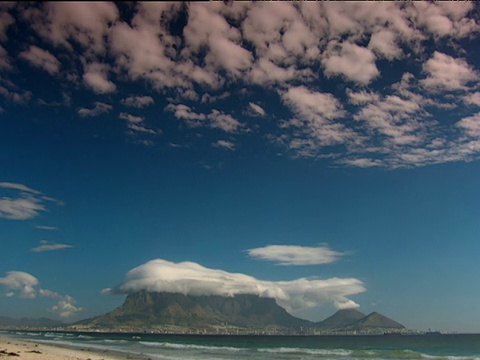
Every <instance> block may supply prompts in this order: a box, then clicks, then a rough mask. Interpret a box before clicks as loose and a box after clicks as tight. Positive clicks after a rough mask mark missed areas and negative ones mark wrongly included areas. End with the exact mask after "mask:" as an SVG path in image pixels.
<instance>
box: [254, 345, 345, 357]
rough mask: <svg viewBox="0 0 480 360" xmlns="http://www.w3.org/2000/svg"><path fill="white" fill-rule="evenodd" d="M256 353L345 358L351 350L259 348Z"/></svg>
mask: <svg viewBox="0 0 480 360" xmlns="http://www.w3.org/2000/svg"><path fill="white" fill-rule="evenodd" d="M258 351H259V352H264V353H283V354H308V355H322V356H339V357H347V356H350V355H351V354H352V351H351V350H344V349H310V348H292V347H278V348H260V349H258Z"/></svg>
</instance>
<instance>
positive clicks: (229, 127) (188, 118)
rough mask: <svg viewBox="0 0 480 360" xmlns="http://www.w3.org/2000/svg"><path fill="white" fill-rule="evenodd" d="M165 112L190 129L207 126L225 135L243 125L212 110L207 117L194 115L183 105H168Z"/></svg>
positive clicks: (226, 115)
mask: <svg viewBox="0 0 480 360" xmlns="http://www.w3.org/2000/svg"><path fill="white" fill-rule="evenodd" d="M165 110H166V111H172V112H173V113H174V115H175V117H176V118H177V119H182V120H185V122H186V123H187V124H188V125H189V126H191V127H199V126H207V127H209V128H212V129H220V130H222V131H224V132H226V133H236V132H238V131H239V130H240V129H241V128H243V124H242V123H240V122H239V121H238V120H237V119H235V118H233V117H232V116H231V115H229V114H225V113H223V112H222V111H220V110H217V109H213V110H211V112H210V113H209V114H208V115H205V114H201V113H196V112H195V111H194V110H193V109H192V108H190V107H189V106H187V105H183V104H176V105H174V104H169V105H168V106H166V107H165Z"/></svg>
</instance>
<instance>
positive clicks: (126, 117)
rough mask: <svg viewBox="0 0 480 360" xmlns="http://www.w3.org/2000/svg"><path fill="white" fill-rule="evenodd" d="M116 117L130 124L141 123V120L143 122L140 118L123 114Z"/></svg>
mask: <svg viewBox="0 0 480 360" xmlns="http://www.w3.org/2000/svg"><path fill="white" fill-rule="evenodd" d="M118 117H119V118H120V119H123V120H127V121H128V122H131V123H141V122H142V121H143V120H145V119H144V118H143V117H141V116H135V115H132V114H128V113H124V112H122V113H120V115H119V116H118Z"/></svg>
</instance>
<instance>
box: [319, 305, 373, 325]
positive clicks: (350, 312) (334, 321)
mask: <svg viewBox="0 0 480 360" xmlns="http://www.w3.org/2000/svg"><path fill="white" fill-rule="evenodd" d="M364 317H365V314H364V313H361V312H360V311H358V310H355V309H343V310H338V311H337V312H336V313H335V314H333V315H332V316H330V317H328V318H326V319H325V320H323V321H321V322H318V323H316V327H318V328H320V329H340V328H343V327H345V326H348V325H351V324H353V323H355V322H357V321H359V320H360V319H363V318H364Z"/></svg>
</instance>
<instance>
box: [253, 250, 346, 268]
mask: <svg viewBox="0 0 480 360" xmlns="http://www.w3.org/2000/svg"><path fill="white" fill-rule="evenodd" d="M247 252H248V254H249V255H250V256H251V257H254V258H257V259H260V260H267V261H274V262H276V263H277V264H278V265H285V266H289V265H320V264H330V263H332V262H335V261H338V260H340V257H342V256H343V255H345V253H341V252H338V251H335V250H332V249H330V248H329V247H328V246H327V245H322V246H318V247H312V246H297V245H269V246H265V247H262V248H255V249H249V250H247Z"/></svg>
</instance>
